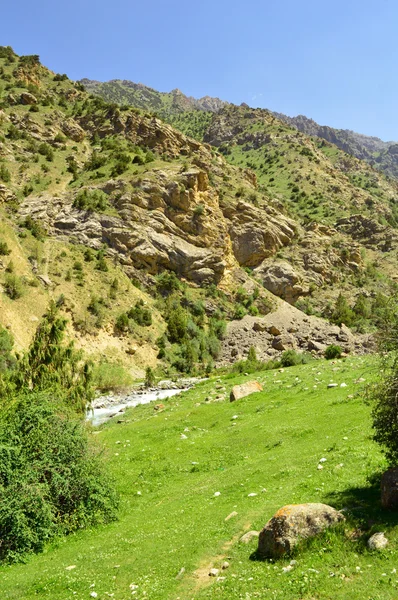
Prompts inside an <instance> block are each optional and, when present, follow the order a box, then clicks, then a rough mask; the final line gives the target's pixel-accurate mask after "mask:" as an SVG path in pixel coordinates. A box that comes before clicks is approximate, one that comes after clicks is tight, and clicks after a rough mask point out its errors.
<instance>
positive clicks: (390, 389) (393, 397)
mask: <svg viewBox="0 0 398 600" xmlns="http://www.w3.org/2000/svg"><path fill="white" fill-rule="evenodd" d="M389 314H391V313H389ZM379 340H380V343H379V347H380V351H381V363H382V364H381V365H380V369H379V372H380V374H381V376H380V377H379V380H378V381H377V382H376V383H375V384H374V385H373V386H372V387H370V388H369V389H368V392H367V400H368V402H370V403H371V405H372V421H373V429H374V432H375V433H374V435H373V439H374V440H375V441H376V442H377V443H378V444H380V445H381V447H382V450H383V452H384V453H385V455H386V458H387V460H388V461H389V463H390V464H391V465H393V466H396V465H397V464H398V312H397V305H395V310H394V318H393V319H388V320H387V319H386V320H384V324H383V327H382V328H381V330H380V333H379Z"/></svg>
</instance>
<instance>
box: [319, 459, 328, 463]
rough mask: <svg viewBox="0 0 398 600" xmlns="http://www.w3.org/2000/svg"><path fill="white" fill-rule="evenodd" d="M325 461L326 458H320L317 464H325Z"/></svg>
mask: <svg viewBox="0 0 398 600" xmlns="http://www.w3.org/2000/svg"><path fill="white" fill-rule="evenodd" d="M326 461H327V458H320V459H319V462H320V463H324V462H326Z"/></svg>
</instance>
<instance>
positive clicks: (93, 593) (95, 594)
mask: <svg viewBox="0 0 398 600" xmlns="http://www.w3.org/2000/svg"><path fill="white" fill-rule="evenodd" d="M90 596H91V598H98V594H97V592H91V593H90Z"/></svg>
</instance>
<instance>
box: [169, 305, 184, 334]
mask: <svg viewBox="0 0 398 600" xmlns="http://www.w3.org/2000/svg"><path fill="white" fill-rule="evenodd" d="M166 322H167V336H168V338H169V340H170V342H171V343H181V342H182V341H183V340H184V339H185V337H186V335H187V328H188V313H187V311H186V310H185V309H184V308H182V306H181V305H177V306H173V307H172V308H171V310H170V311H169V313H168V314H167V315H166Z"/></svg>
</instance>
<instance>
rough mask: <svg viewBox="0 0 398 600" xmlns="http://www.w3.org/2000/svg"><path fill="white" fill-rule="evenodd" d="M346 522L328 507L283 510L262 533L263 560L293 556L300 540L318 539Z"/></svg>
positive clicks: (315, 505)
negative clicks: (328, 530)
mask: <svg viewBox="0 0 398 600" xmlns="http://www.w3.org/2000/svg"><path fill="white" fill-rule="evenodd" d="M344 520H345V519H344V517H343V515H342V514H341V513H340V512H339V511H338V510H336V509H335V508H332V507H331V506H328V505H327V504H320V503H309V504H288V505H287V506H283V507H282V508H280V509H279V510H278V512H277V513H275V515H274V516H273V517H272V519H270V520H269V521H268V523H267V524H266V525H265V527H264V528H263V529H262V530H261V531H260V535H259V539H258V550H257V552H258V555H259V556H261V557H263V558H279V557H281V556H283V555H284V554H289V553H290V552H291V551H292V550H293V548H294V547H295V546H296V545H297V543H298V542H299V541H300V540H302V539H306V538H310V537H314V536H316V535H317V534H319V533H321V532H322V531H324V530H325V529H327V528H328V527H332V526H333V525H337V524H338V523H341V522H343V521H344Z"/></svg>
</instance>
